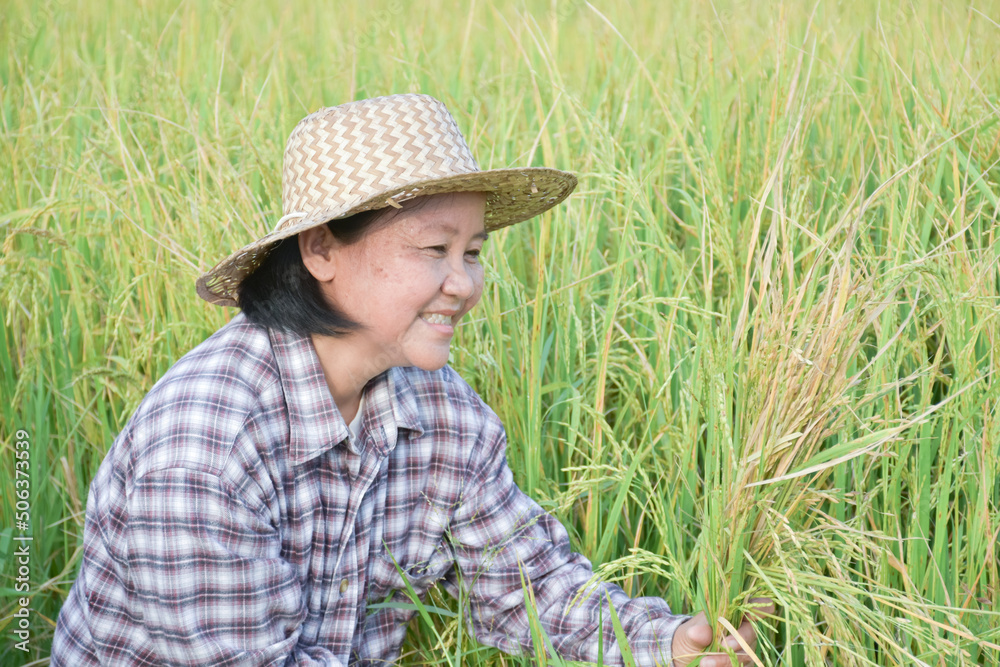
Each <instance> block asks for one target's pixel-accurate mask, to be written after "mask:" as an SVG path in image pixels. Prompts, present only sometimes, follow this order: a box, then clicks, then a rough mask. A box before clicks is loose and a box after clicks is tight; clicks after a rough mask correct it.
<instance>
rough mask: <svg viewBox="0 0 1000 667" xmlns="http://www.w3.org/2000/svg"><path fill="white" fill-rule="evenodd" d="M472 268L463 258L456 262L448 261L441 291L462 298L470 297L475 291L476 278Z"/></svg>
mask: <svg viewBox="0 0 1000 667" xmlns="http://www.w3.org/2000/svg"><path fill="white" fill-rule="evenodd" d="M473 270H474V269H473V268H471V267H469V266H468V263H467V262H465V260H464V259H463V260H460V262H459V263H458V264H456V263H454V262H450V263H449V264H448V275H447V276H445V279H444V284H443V285H442V286H441V291H443V292H444V293H445V294H448V295H450V296H457V297H458V298H460V299H463V300H464V299H469V298H471V297H472V295H473V294H475V293H476V278H475V276H474V275H473Z"/></svg>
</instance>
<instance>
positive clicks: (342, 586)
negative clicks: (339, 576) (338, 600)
mask: <svg viewBox="0 0 1000 667" xmlns="http://www.w3.org/2000/svg"><path fill="white" fill-rule="evenodd" d="M349 585H350V584H348V583H347V579H344V580H343V581H341V582H340V594H341V595H343V594H344V593H346V592H347V587H348V586H349Z"/></svg>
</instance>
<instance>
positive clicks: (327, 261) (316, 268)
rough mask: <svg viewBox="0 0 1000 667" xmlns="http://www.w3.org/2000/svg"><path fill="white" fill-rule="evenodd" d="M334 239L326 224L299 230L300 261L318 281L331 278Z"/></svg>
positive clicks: (334, 263) (334, 264)
mask: <svg viewBox="0 0 1000 667" xmlns="http://www.w3.org/2000/svg"><path fill="white" fill-rule="evenodd" d="M336 243H337V242H336V240H335V239H334V238H333V234H331V233H330V230H329V228H327V226H326V225H317V226H316V227H311V228H310V229H307V230H305V231H302V232H299V253H300V254H301V255H302V263H303V264H304V265H305V267H306V270H307V271H309V273H311V274H312V276H313V278H315V279H316V280H318V281H320V282H329V281H330V280H333V276H334V273H335V272H336V271H335V269H336V262H335V257H336V253H335V252H334V250H335V248H336Z"/></svg>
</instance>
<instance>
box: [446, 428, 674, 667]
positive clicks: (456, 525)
mask: <svg viewBox="0 0 1000 667" xmlns="http://www.w3.org/2000/svg"><path fill="white" fill-rule="evenodd" d="M480 445H481V447H482V456H481V457H480V459H479V461H478V462H475V463H474V464H473V465H474V467H473V469H472V471H471V483H470V484H469V485H468V486H467V487H466V492H465V493H464V494H463V502H462V504H461V506H460V507H459V508H458V509H457V511H456V514H455V516H454V518H453V522H452V526H451V533H452V535H451V537H452V542H453V548H454V551H455V557H456V560H457V562H458V567H459V569H460V571H461V575H462V580H463V584H464V586H466V587H467V589H468V591H469V595H470V614H471V625H472V629H473V631H474V632H475V634H476V636H477V638H478V639H479V641H481V642H482V643H484V644H488V645H491V646H495V647H497V648H499V649H501V650H503V651H506V652H508V653H514V654H518V653H522V652H525V651H527V652H530V651H531V650H532V647H533V644H532V638H531V630H530V625H529V619H528V615H527V610H526V607H527V602H526V600H525V595H524V588H523V587H522V572H523V576H524V581H525V582H527V581H530V586H531V588H532V591H533V594H534V599H535V606H536V611H537V614H538V618H539V621H540V623H541V626H542V627H543V628H544V630H545V632H546V633H547V634H548V636H549V638H550V639H551V641H552V646H553V648H554V649H555V650H556V652H558V653H559V655H560V656H561V657H562V658H564V659H570V660H580V661H585V662H592V663H593V662H597V659H598V655H597V652H598V634H597V633H599V632H600V633H602V634H603V646H604V656H603V660H604V664H606V665H620V664H622V654H621V651H620V649H619V647H618V643H617V640H616V638H615V634H614V626H613V625H612V621H611V615H610V612H609V610H608V600H609V599H610V601H611V603H612V604H613V605H614V607H615V612H616V613H617V615H618V618H619V620H620V621H621V624H622V628H623V630H624V631H625V634H626V636H627V637H628V642H629V648H630V650H631V651H632V655H633V657H634V658H635V661H636V663H637V664H638V665H671V664H672V662H671V660H672V658H671V654H670V647H671V642H672V641H673V636H674V631H675V630H676V629H677V626H679V625H680V624H681V623H682V622H683V621H684V620H685V619H686V618H687V617H686V616H677V615H674V614H672V613H671V611H670V607H669V606H668V605H667V603H666V601H665V600H663V599H661V598H655V597H641V598H635V599H630V598H629V597H628V595H627V594H626V593H625V592H624V591H623V590H622V589H621V588H620V587H618V586H616V585H614V584H608V583H600V584H598V585H597V586H596V587H593V586H592V587H591V588H589V589H587V590H586V592H585V595H584V596H583V597H582V599H579V600H577V599H576V598H577V595H578V593H579V591H580V589H581V587H583V586H585V585H586V584H587V582H588V581H589V580H590V579H591V577H592V574H593V570H592V567H591V564H590V562H589V561H588V560H587V559H586V558H585V557H583V556H582V555H580V554H578V553H574V552H573V551H572V549H571V548H570V543H569V536H568V534H567V532H566V529H565V528H564V527H563V526H562V524H560V523H559V521H558V520H556V519H555V518H554V517H553V516H551V515H549V514H547V513H546V512H545V511H544V510H542V508H541V507H539V506H538V504H537V503H535V502H534V501H533V500H531V498H529V497H528V496H526V495H525V494H524V493H523V492H522V491H521V490H520V489H519V488H518V487H517V485H516V484H515V483H514V479H513V475H512V474H511V471H510V468H509V467H508V465H507V459H506V436H505V435H504V433H503V428H502V426H498V427H497V432H496V433H495V434H493V435H492V436H491V437H490V438H488V440H487V441H486V442H482V443H480Z"/></svg>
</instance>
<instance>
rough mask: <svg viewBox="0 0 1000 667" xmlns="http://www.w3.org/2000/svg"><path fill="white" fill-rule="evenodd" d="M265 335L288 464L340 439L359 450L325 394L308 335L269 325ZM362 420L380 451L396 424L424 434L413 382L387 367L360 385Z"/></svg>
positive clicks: (390, 442) (392, 442) (390, 444)
mask: <svg viewBox="0 0 1000 667" xmlns="http://www.w3.org/2000/svg"><path fill="white" fill-rule="evenodd" d="M268 334H269V336H270V338H271V348H272V349H273V350H274V358H275V362H276V363H277V366H278V372H279V374H280V376H281V388H282V391H283V392H284V394H285V404H286V406H287V409H288V422H289V452H288V455H289V459H290V461H291V463H292V464H293V465H296V464H300V463H305V462H306V461H308V460H310V459H312V458H315V457H316V456H319V455H320V454H322V453H323V452H325V451H326V450H328V449H331V448H332V447H334V446H336V445H338V444H340V443H342V442H343V443H345V444H346V445H347V447H348V449H350V450H351V451H352V452H353V453H355V454H359V453H360V452H359V451H358V449H357V447H356V446H355V444H354V443H352V442H351V439H350V437H349V435H350V429H349V428H348V427H347V423H346V422H345V421H344V418H343V416H342V415H341V414H340V410H338V409H337V404H336V403H334V401H333V396H331V395H330V388H329V387H328V386H327V384H326V378H325V377H324V375H323V367H322V366H321V365H320V363H319V357H318V356H317V355H316V349H315V348H314V347H313V344H312V340H311V339H310V338H309V337H308V336H302V335H300V334H295V333H288V332H284V331H279V330H275V329H268ZM362 425H363V430H367V431H369V432H370V433H371V434H372V436H373V439H374V444H375V447H376V448H377V449H378V450H380V452H381V453H387V452H389V451H390V450H392V449H393V448H394V447H395V446H396V435H397V433H398V429H400V428H406V429H410V430H413V431H418V432H420V433H423V427H422V426H421V424H420V417H419V411H418V409H417V401H416V397H415V396H414V391H413V387H412V385H411V384H410V381H409V379H407V377H406V373H405V372H404V370H403V369H401V368H392V369H389V370H388V371H387V372H385V373H382V374H381V375H379V376H377V377H375V378H373V379H372V380H371V381H370V382H369V383H368V385H367V386H366V387H365V406H364V414H363V417H362Z"/></svg>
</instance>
